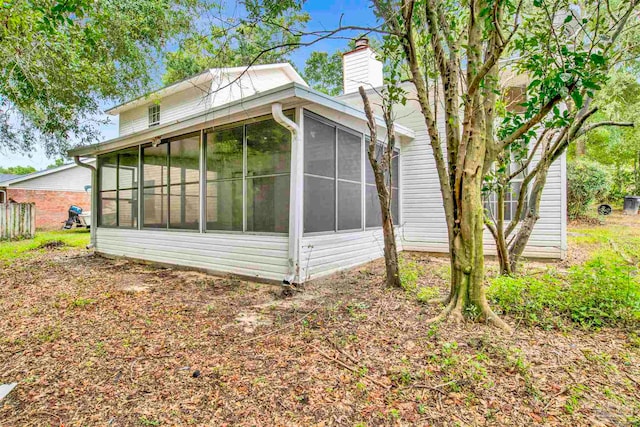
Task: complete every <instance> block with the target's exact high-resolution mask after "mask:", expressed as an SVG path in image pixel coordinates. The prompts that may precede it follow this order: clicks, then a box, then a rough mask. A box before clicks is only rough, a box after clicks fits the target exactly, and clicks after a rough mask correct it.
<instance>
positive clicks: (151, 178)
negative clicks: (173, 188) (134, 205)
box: [142, 144, 169, 228]
mask: <svg viewBox="0 0 640 427" xmlns="http://www.w3.org/2000/svg"><path fill="white" fill-rule="evenodd" d="M168 147H169V146H168V145H167V144H160V145H158V146H157V147H153V146H148V147H144V148H143V149H142V162H143V166H142V173H143V179H144V180H143V189H144V190H143V194H144V195H143V200H144V203H143V222H142V225H143V227H152V228H166V227H167V207H168V206H169V201H168V198H167V153H168Z"/></svg>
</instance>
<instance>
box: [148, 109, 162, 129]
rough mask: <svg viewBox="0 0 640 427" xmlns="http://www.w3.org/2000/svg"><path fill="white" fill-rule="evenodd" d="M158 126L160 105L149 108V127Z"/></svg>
mask: <svg viewBox="0 0 640 427" xmlns="http://www.w3.org/2000/svg"><path fill="white" fill-rule="evenodd" d="M159 124H160V104H153V105H151V106H149V127H152V126H158V125H159Z"/></svg>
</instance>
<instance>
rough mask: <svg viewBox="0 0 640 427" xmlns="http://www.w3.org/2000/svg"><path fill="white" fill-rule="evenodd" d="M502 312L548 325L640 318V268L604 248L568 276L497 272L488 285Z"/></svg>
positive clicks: (593, 324)
mask: <svg viewBox="0 0 640 427" xmlns="http://www.w3.org/2000/svg"><path fill="white" fill-rule="evenodd" d="M488 296H489V299H490V301H492V302H493V304H495V305H496V307H498V308H499V309H500V310H501V311H502V312H503V313H506V314H510V315H512V316H515V317H518V318H520V319H522V320H523V321H524V322H526V323H528V324H532V325H538V326H541V327H544V328H551V327H557V326H560V325H561V324H562V323H563V321H566V322H574V323H577V324H579V325H580V326H583V327H585V328H600V327H603V326H615V325H624V324H637V322H638V321H640V281H639V280H638V278H637V276H636V269H635V267H633V266H630V265H628V264H626V263H625V262H624V261H623V260H622V259H621V258H620V257H619V255H617V254H616V253H614V252H611V251H602V252H600V253H599V254H597V255H596V256H595V257H594V258H593V259H591V260H590V261H588V262H586V263H585V264H584V265H578V266H574V267H572V268H571V269H569V272H568V274H567V275H566V276H562V275H560V274H558V273H554V272H551V273H547V274H545V275H542V276H540V277H535V276H518V277H498V278H496V279H494V280H493V281H492V282H491V285H490V286H489V289H488Z"/></svg>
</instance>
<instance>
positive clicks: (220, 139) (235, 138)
mask: <svg viewBox="0 0 640 427" xmlns="http://www.w3.org/2000/svg"><path fill="white" fill-rule="evenodd" d="M206 135H207V138H206V140H207V199H206V200H207V230H234V231H242V228H243V219H242V211H243V207H242V206H243V204H242V191H243V190H242V188H243V173H242V171H243V155H242V153H243V149H242V147H243V139H244V136H243V135H244V128H243V126H238V127H234V128H231V129H225V130H217V131H215V132H208V133H207V134H206Z"/></svg>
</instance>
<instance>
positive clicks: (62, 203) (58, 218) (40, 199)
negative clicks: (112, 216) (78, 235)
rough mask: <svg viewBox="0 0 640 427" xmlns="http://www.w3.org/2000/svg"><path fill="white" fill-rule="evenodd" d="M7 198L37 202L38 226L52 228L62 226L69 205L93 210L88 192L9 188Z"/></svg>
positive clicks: (20, 201)
mask: <svg viewBox="0 0 640 427" xmlns="http://www.w3.org/2000/svg"><path fill="white" fill-rule="evenodd" d="M7 198H11V199H13V200H14V201H16V202H18V203H35V204H36V228H38V229H42V230H52V229H59V228H62V223H63V222H64V221H65V220H66V219H67V218H68V217H69V213H68V211H69V206H71V205H76V206H80V207H81V208H82V209H83V210H85V211H89V210H91V195H90V194H89V193H87V192H81V193H80V192H74V191H51V190H21V189H15V188H8V189H7Z"/></svg>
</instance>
